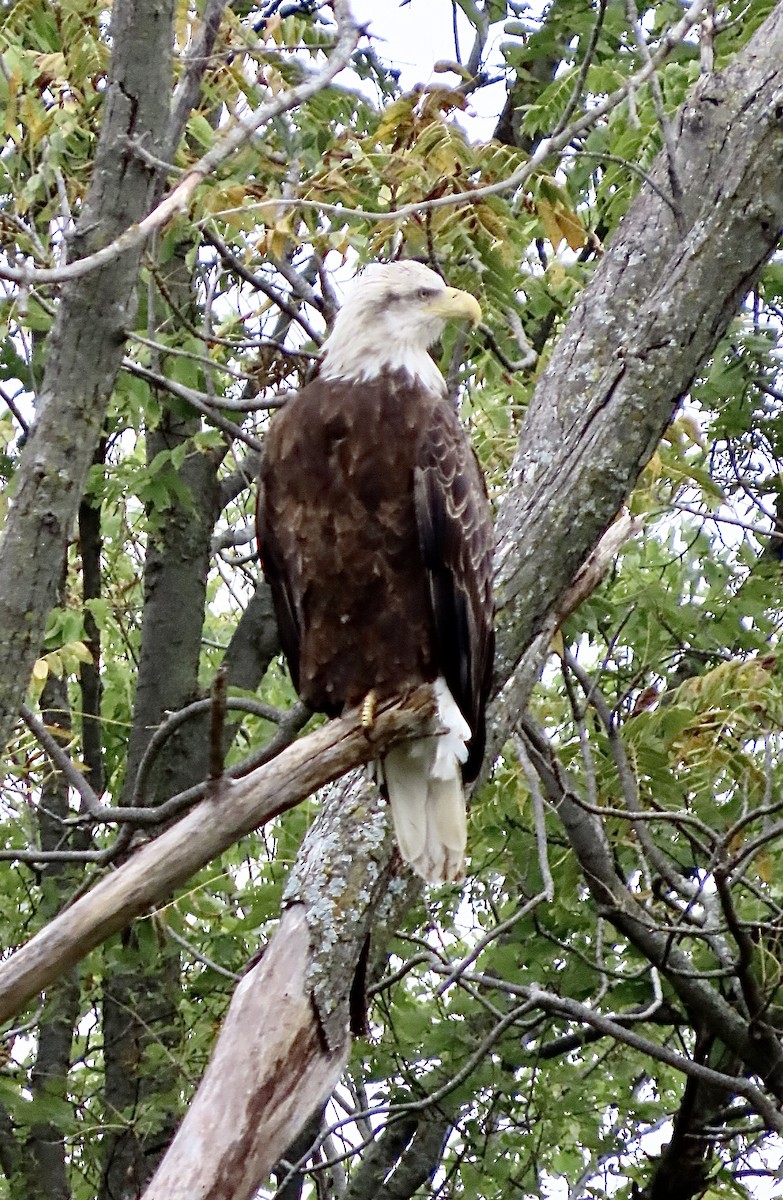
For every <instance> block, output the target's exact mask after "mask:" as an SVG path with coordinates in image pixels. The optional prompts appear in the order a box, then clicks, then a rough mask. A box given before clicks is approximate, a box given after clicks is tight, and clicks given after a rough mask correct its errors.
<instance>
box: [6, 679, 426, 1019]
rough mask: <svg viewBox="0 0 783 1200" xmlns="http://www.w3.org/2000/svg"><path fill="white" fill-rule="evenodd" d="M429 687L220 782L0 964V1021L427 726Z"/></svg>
mask: <svg viewBox="0 0 783 1200" xmlns="http://www.w3.org/2000/svg"><path fill="white" fill-rule="evenodd" d="M433 714H434V704H433V699H432V690H431V688H430V687H428V686H423V687H420V688H417V689H416V690H415V691H414V692H412V693H411V694H410V696H409V697H407V698H406V700H404V701H402V702H399V701H398V702H395V703H388V704H386V705H384V706H382V707H381V708H379V710H378V713H377V715H376V721H375V726H374V728H373V731H372V740H370V739H369V738H368V736H367V734H366V732H365V730H364V729H362V726H361V722H360V721H359V719H358V715H356V714H349V715H348V716H347V717H339V718H337V719H336V720H334V721H330V722H329V723H328V724H327V725H324V726H323V727H322V728H321V729H317V730H315V732H314V733H311V734H309V735H308V736H307V737H304V738H300V739H299V741H297V742H295V743H294V744H293V745H292V746H289V747H288V748H287V749H285V750H283V752H282V753H281V754H279V755H278V756H277V758H275V759H273V760H272V761H271V762H269V763H266V764H265V765H264V766H261V767H258V768H257V769H256V770H255V771H252V772H251V773H250V774H249V775H246V776H245V777H244V778H243V779H239V780H236V781H233V782H226V781H224V782H223V783H222V784H221V786H220V787H218V788H217V789H216V791H215V793H214V795H213V796H211V797H209V798H207V799H206V800H203V801H202V802H201V804H199V805H198V807H197V808H195V809H193V811H192V812H190V813H188V815H187V816H186V817H184V818H183V819H182V820H181V821H179V822H178V823H177V824H176V825H173V826H172V827H171V828H170V829H167V830H166V832H165V833H163V834H161V836H160V837H159V838H156V840H155V841H154V842H151V843H150V844H149V845H147V846H145V847H144V848H143V849H141V850H140V851H139V852H138V853H137V854H135V855H134V856H133V857H132V858H131V859H130V860H129V861H128V862H127V863H125V864H124V866H122V867H120V869H119V870H118V871H116V872H115V873H114V874H112V875H110V876H108V877H107V878H105V879H103V880H101V882H100V883H99V884H97V886H96V887H94V888H93V889H92V891H91V892H88V893H87V895H85V896H83V897H81V899H80V900H78V901H77V902H76V903H75V904H74V905H73V907H71V908H69V909H66V910H65V911H64V912H61V913H60V914H59V915H58V916H57V917H55V919H54V920H53V921H51V922H50V923H49V924H48V925H46V926H45V927H44V928H43V929H42V930H41V931H40V932H39V933H37V934H36V935H35V937H33V938H32V939H31V940H30V941H29V942H28V943H27V945H26V946H23V947H22V948H21V949H20V950H17V951H16V953H15V954H12V955H11V957H10V958H9V959H7V960H6V962H4V963H3V964H2V965H1V966H0V1020H3V1021H4V1020H7V1019H8V1018H9V1017H11V1016H12V1015H13V1014H14V1013H16V1012H18V1011H19V1009H20V1008H21V1007H22V1006H23V1005H24V1004H25V1003H26V1002H27V1001H28V1000H30V999H32V997H33V996H36V995H38V993H39V992H41V991H43V990H44V989H45V988H47V987H49V986H50V985H51V984H52V983H53V982H54V981H55V980H56V979H58V978H59V977H60V976H61V975H62V974H63V973H64V972H65V971H67V970H68V969H69V968H70V967H72V966H73V965H74V964H75V963H77V962H78V961H79V959H81V958H83V957H84V955H85V954H87V953H89V951H90V950H93V949H94V948H95V947H96V946H98V945H100V943H101V942H103V941H105V939H106V938H107V937H109V936H110V935H111V934H113V933H116V932H117V930H119V929H122V928H123V927H124V926H125V925H128V924H129V923H130V922H131V921H132V920H133V919H134V918H135V917H138V916H140V915H141V914H142V913H143V912H145V911H146V910H147V909H148V908H150V907H151V906H153V905H155V904H159V903H161V901H163V900H164V899H165V898H166V897H167V896H169V895H170V894H171V892H172V891H173V890H174V889H175V888H177V887H179V886H180V885H181V884H183V883H184V882H185V881H186V880H187V879H189V878H190V876H191V875H193V874H194V873H195V872H196V871H198V870H199V869H200V868H201V867H203V866H204V865H205V864H206V863H208V862H209V861H210V860H211V859H213V858H214V857H215V856H216V855H217V854H220V853H221V852H222V851H223V850H226V849H228V847H229V846H231V845H232V844H233V843H234V842H235V841H237V840H238V839H239V838H241V837H243V836H244V835H245V834H247V833H250V832H252V830H254V829H257V828H258V827H259V826H260V825H263V824H264V823H265V822H267V821H270V820H271V819H272V818H273V817H276V816H279V815H280V814H281V813H283V812H286V811H287V810H288V809H289V808H293V807H294V806H295V805H297V804H299V802H300V801H301V800H303V799H304V798H305V797H306V796H310V795H311V794H312V793H313V792H314V791H316V790H317V789H318V788H320V787H323V786H324V785H325V784H327V783H329V782H330V781H331V780H334V779H337V778H338V777H339V776H340V775H344V774H345V772H346V771H349V770H351V769H352V768H354V767H358V766H361V765H362V764H363V763H366V762H369V761H370V760H371V759H374V758H377V757H378V755H379V754H381V753H382V752H383V751H385V750H386V749H387V748H388V747H389V746H390V745H391V744H392V743H393V742H395V741H399V740H400V738H402V737H416V736H421V735H422V734H424V733H426V732H427V731H428V730H430V729H431V723H432V718H433Z"/></svg>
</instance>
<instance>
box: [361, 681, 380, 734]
mask: <svg viewBox="0 0 783 1200" xmlns="http://www.w3.org/2000/svg"><path fill="white" fill-rule="evenodd" d="M377 708H378V693H377V692H376V690H375V688H370V690H369V692H368V693H367V695H366V696H365V697H364V700H363V701H362V711H361V721H362V729H363V730H364V732H365V733H372V730H373V727H374V725H375V713H376V711H377Z"/></svg>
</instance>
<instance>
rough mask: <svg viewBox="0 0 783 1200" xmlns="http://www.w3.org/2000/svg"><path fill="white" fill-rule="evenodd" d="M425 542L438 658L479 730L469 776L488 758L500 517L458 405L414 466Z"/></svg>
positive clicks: (445, 410)
mask: <svg viewBox="0 0 783 1200" xmlns="http://www.w3.org/2000/svg"><path fill="white" fill-rule="evenodd" d="M414 503H415V511H416V525H417V530H418V535H419V545H420V547H421V553H422V557H423V560H424V565H425V568H426V571H427V579H428V584H429V594H430V603H431V605H432V615H433V621H434V627H435V641H436V645H435V659H436V663H437V665H438V669H439V671H440V672H441V673H442V675H443V677H444V678H445V680H446V683H447V684H448V687H449V690H450V692H451V694H452V696H453V697H454V699H455V701H456V703H457V706H458V708H459V709H460V711H461V712H462V714H463V716H464V717H465V719H466V720H467V722H468V724H469V725H470V728H471V730H472V732H473V736H472V738H471V741H470V747H469V756H468V760H467V762H466V763H465V765H464V767H463V776H464V778H465V779H466V780H471V779H473V778H475V776H476V775H477V774H478V770H479V767H480V766H481V760H482V758H483V755H484V743H485V732H484V708H485V705H486V702H487V696H488V693H489V686H490V682H491V672H492V655H493V651H494V633H493V609H492V552H493V548H494V537H493V532H492V518H491V513H490V508H489V501H488V499H487V492H486V487H485V484H484V477H483V475H482V472H481V468H480V467H479V464H478V461H477V459H476V456H475V454H474V452H473V448H472V446H471V445H470V442H469V441H468V438H467V435H466V434H465V432H464V430H463V429H462V426H461V424H460V422H459V418H458V417H457V415H456V413H455V412H454V410H453V408H452V407H451V405H450V404H449V403H448V402H446V401H444V403H443V405H442V406H440V407H438V409H436V410H435V414H434V419H433V421H432V423H431V425H430V428H429V429H428V431H427V433H426V435H425V437H424V438H423V439H422V442H421V446H420V451H419V456H418V462H417V465H416V467H415V469H414Z"/></svg>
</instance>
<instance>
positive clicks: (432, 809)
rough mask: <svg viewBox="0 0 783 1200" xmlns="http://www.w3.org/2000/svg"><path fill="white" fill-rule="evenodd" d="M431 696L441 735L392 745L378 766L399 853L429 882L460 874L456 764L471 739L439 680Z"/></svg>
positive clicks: (461, 816) (462, 833)
mask: <svg viewBox="0 0 783 1200" xmlns="http://www.w3.org/2000/svg"><path fill="white" fill-rule="evenodd" d="M435 691H436V695H437V698H438V717H439V719H440V721H441V724H442V725H444V726H445V728H446V733H444V734H442V735H440V736H438V737H427V738H420V739H418V740H417V741H415V742H408V743H407V744H405V745H402V746H395V748H394V749H393V750H390V751H389V753H388V754H387V755H386V758H385V759H384V761H383V774H384V778H385V780H386V790H387V792H388V794H389V803H390V804H391V810H392V817H393V819H394V830H395V833H396V835H397V843H398V845H399V847H400V853H401V854H402V857H403V858H404V859H405V860H406V862H409V863H410V865H411V866H412V867H413V869H414V871H416V873H417V874H418V875H421V877H422V878H423V879H426V880H428V881H429V882H430V883H440V882H442V881H444V880H451V879H458V878H460V877H461V876H462V874H463V870H464V866H465V846H466V844H467V823H466V814H465V796H464V793H463V791H462V777H461V773H460V763H462V762H464V761H465V759H466V757H467V748H466V745H465V743H466V741H467V740H468V739H469V738H470V728H469V727H468V725H467V722H466V721H465V719H464V717H463V716H462V713H461V712H460V711H459V709H458V708H457V706H456V704H455V702H454V699H453V697H452V695H451V692H450V691H449V689H448V688H447V687H446V684H445V681H444V680H443V679H438V680H437V682H436V684H435Z"/></svg>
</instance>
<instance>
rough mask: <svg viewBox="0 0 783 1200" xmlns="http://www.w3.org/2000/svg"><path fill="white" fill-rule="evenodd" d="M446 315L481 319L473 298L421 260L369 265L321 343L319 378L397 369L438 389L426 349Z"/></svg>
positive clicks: (360, 377)
mask: <svg viewBox="0 0 783 1200" xmlns="http://www.w3.org/2000/svg"><path fill="white" fill-rule="evenodd" d="M449 320H457V321H470V322H471V324H473V325H476V324H477V323H478V322H479V321H480V320H481V309H480V308H479V303H478V301H477V300H476V298H475V297H474V296H471V295H470V294H469V293H468V292H461V291H459V290H458V289H457V288H450V287H446V284H445V283H444V282H443V280H442V279H441V278H440V276H439V275H436V274H435V272H434V271H431V270H430V268H429V267H425V266H424V264H423V263H418V262H396V263H385V264H380V263H378V264H376V265H374V266H371V267H368V268H367V269H366V270H365V271H364V272H363V273H362V274H361V275H360V276H359V277H358V279H356V280H355V282H354V284H353V287H352V288H351V291H350V293H349V295H348V298H347V299H346V301H345V304H344V305H343V307H342V308H341V309H340V311H339V313H338V314H337V318H336V320H335V323H334V327H333V328H332V331H331V333H330V334H329V336H328V338H327V339H326V341H325V342H324V346H323V352H322V353H323V359H322V366H321V378H322V379H351V380H356V381H361V380H369V379H374V378H377V377H378V376H379V375H386V374H388V373H389V372H390V371H401V370H402V371H406V372H407V373H408V374H409V375H410V377H411V378H412V379H416V380H418V381H420V382H421V383H423V384H424V385H425V386H426V387H428V388H430V389H431V390H433V391H443V389H444V386H445V385H444V382H443V377H442V375H441V373H440V371H439V370H438V368H437V366H436V365H435V363H434V362H433V361H432V359H431V357H430V355H429V353H428V349H429V347H430V346H431V345H432V344H433V342H436V341H437V340H438V338H439V337H440V335H441V333H442V332H443V327H444V325H445V324H446V322H447V321H449Z"/></svg>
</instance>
